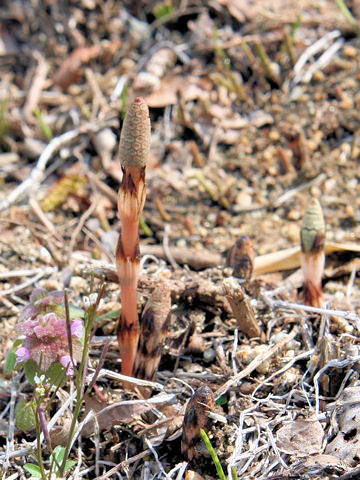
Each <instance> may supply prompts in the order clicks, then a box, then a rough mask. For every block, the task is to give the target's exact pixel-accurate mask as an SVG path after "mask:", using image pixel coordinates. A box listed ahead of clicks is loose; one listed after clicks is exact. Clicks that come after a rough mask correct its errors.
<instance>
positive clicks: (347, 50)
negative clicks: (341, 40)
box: [343, 45, 358, 58]
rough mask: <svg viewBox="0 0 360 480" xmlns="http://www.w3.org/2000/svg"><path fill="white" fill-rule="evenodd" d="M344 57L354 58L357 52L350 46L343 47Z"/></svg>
mask: <svg viewBox="0 0 360 480" xmlns="http://www.w3.org/2000/svg"><path fill="white" fill-rule="evenodd" d="M343 53H344V56H345V57H347V58H356V57H357V54H358V51H357V49H356V48H355V47H353V46H352V45H345V46H344V48H343Z"/></svg>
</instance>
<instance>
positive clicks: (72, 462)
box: [64, 460, 76, 472]
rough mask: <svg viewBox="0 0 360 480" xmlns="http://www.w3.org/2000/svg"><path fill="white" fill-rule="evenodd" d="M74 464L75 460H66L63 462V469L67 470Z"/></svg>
mask: <svg viewBox="0 0 360 480" xmlns="http://www.w3.org/2000/svg"><path fill="white" fill-rule="evenodd" d="M75 464H76V462H75V461H74V460H68V461H67V462H66V463H65V468H64V471H65V472H67V471H68V470H70V468H71V467H73V466H74V465H75Z"/></svg>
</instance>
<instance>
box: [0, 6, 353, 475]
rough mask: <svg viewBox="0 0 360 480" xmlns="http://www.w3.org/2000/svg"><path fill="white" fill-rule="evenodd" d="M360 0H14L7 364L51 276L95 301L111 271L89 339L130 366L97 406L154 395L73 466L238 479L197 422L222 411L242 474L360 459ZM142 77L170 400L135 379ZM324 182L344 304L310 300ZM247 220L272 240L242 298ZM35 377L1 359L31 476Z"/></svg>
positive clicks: (336, 468) (336, 290)
mask: <svg viewBox="0 0 360 480" xmlns="http://www.w3.org/2000/svg"><path fill="white" fill-rule="evenodd" d="M338 3H341V2H338ZM345 3H346V5H347V7H348V9H349V12H350V14H351V16H350V18H346V17H345V16H344V14H343V13H342V12H341V11H340V10H339V7H338V6H337V2H333V1H328V0H313V1H311V2H310V1H307V0H304V1H302V2H293V1H292V0H291V1H274V0H254V1H252V2H246V1H242V0H240V1H235V0H217V1H216V0H214V1H211V2H204V1H201V0H198V1H194V2H187V1H185V2H184V1H175V0H174V1H171V0H170V1H164V2H145V1H144V2H141V1H139V2H128V1H124V2H115V1H109V2H104V1H102V0H81V1H80V2H79V1H78V2H75V1H74V2H73V1H66V2H52V1H50V0H42V1H35V0H31V1H29V2H25V1H21V0H19V1H10V0H9V1H5V2H4V5H3V7H2V10H1V16H0V22H1V24H0V25H1V28H0V61H1V77H0V98H1V110H0V182H1V186H2V188H1V191H0V211H1V213H0V232H1V235H0V253H1V256H0V315H1V322H2V328H3V335H2V336H1V339H0V342H1V350H0V357H1V360H2V363H3V365H4V362H5V358H6V353H7V352H8V351H9V350H10V349H11V347H12V344H13V342H14V341H15V340H16V338H17V337H18V336H19V334H18V332H17V331H16V322H17V320H18V318H19V315H20V312H21V311H22V309H23V308H24V306H25V305H26V304H27V303H28V302H29V296H30V294H31V292H32V291H33V289H34V288H35V287H40V288H45V289H47V290H49V291H51V290H63V289H64V288H69V289H70V296H71V303H72V304H73V305H76V306H78V307H80V306H81V305H82V297H83V296H84V295H88V294H89V291H90V288H91V284H92V282H95V285H97V286H98V285H99V284H100V282H101V278H103V277H105V279H106V282H107V283H106V292H105V295H104V306H103V308H102V311H101V312H100V314H101V317H99V318H98V323H97V328H96V331H95V335H94V337H93V341H92V348H91V356H90V357H91V367H92V368H96V366H97V365H98V361H99V357H100V355H101V352H102V351H103V348H104V345H105V344H106V343H108V342H110V347H109V350H108V353H107V356H106V358H105V363H104V368H106V369H107V371H108V372H112V374H108V375H107V376H106V375H104V376H102V377H101V378H99V380H98V381H97V387H98V388H97V390H96V391H95V392H94V394H93V396H91V397H90V399H89V400H88V401H87V402H86V405H85V410H86V411H90V410H91V409H93V410H95V411H99V410H101V408H104V406H105V405H114V404H115V403H116V404H118V402H124V401H130V400H140V402H138V403H135V404H122V405H120V406H113V408H112V409H111V412H112V413H111V414H109V416H108V417H107V418H106V419H104V418H103V417H101V416H100V415H99V417H98V423H97V425H96V424H95V425H93V424H88V425H87V426H85V427H84V429H85V430H84V432H83V436H82V437H80V439H79V441H77V442H76V443H75V446H74V448H73V450H72V453H71V458H72V459H74V460H75V461H76V462H77V464H78V467H77V470H75V472H73V473H71V474H70V476H69V478H89V479H92V478H99V479H100V478H134V479H136V478H144V479H145V478H176V479H178V480H180V479H182V478H186V479H188V480H189V479H190V478H200V479H201V478H203V479H211V478H218V474H217V472H216V468H215V466H214V462H213V460H212V459H211V457H210V455H209V453H208V451H207V450H206V449H205V448H204V444H203V441H202V440H201V439H200V437H199V432H198V430H196V425H197V424H198V425H200V424H201V421H200V420H199V418H201V416H202V415H205V420H204V423H203V426H204V428H205V430H207V431H208V434H209V437H210V440H211V442H212V444H213V447H214V448H215V450H216V452H217V454H218V456H219V459H220V462H221V464H222V465H223V468H224V470H225V473H226V475H227V476H228V477H229V478H231V475H232V478H236V476H235V472H236V475H237V476H238V478H241V479H267V478H273V479H288V478H292V479H296V478H299V479H300V478H301V479H306V478H314V479H328V478H329V479H330V478H331V479H333V478H343V479H345V478H358V476H359V474H358V473H357V469H358V468H359V466H358V464H359V458H360V451H358V449H357V442H358V440H359V431H358V424H357V421H356V418H357V417H356V415H357V411H356V408H357V407H356V405H357V404H358V403H359V401H358V395H359V392H360V384H359V381H358V377H359V360H360V357H359V340H358V331H359V328H360V327H359V325H360V323H359V320H360V317H359V316H358V315H359V313H360V282H359V277H358V273H357V272H358V267H359V250H360V248H359V245H360V243H359V240H360V194H359V193H360V170H359V161H360V113H359V111H360V89H359V86H360V63H359V59H360V41H359V37H358V34H359V29H360V7H359V2H358V1H356V0H352V1H351V0H348V1H346V2H345ZM311 46H313V49H312V50H311V49H310V48H309V47H311ZM302 60H304V62H302ZM137 96H141V97H143V98H144V99H145V101H146V102H147V104H148V106H149V110H150V118H151V123H152V143H151V153H150V159H149V163H148V165H147V167H146V183H147V198H146V203H145V207H144V211H143V215H142V220H141V224H140V250H141V254H142V258H143V265H142V271H141V276H140V281H139V292H138V294H139V295H138V297H139V298H138V310H139V313H140V314H141V312H142V311H143V309H144V305H145V303H146V301H147V299H148V298H149V296H150V294H151V292H152V291H153V289H154V288H156V285H157V284H158V283H164V282H165V283H166V284H167V285H168V286H169V288H170V289H171V298H172V309H171V318H170V324H169V332H168V338H167V340H166V344H165V347H164V350H163V354H162V358H161V362H160V365H159V368H158V373H157V376H156V382H157V388H158V390H157V389H156V388H155V389H153V390H152V392H151V398H152V399H153V402H154V403H155V407H154V405H150V404H148V403H146V401H145V400H144V399H143V394H144V391H143V390H142V391H141V389H140V390H134V391H130V392H129V391H126V390H124V388H123V386H122V383H121V381H120V380H119V379H118V378H117V377H116V373H118V372H120V371H121V366H120V357H119V350H118V345H117V340H116V337H115V323H116V319H117V317H118V315H119V310H120V309H121V304H120V296H119V285H118V282H117V277H116V273H115V258H114V253H115V247H116V242H117V237H118V234H119V231H120V228H121V225H120V222H119V220H118V214H117V191H118V188H119V182H120V181H121V176H122V173H121V166H120V160H119V154H118V141H119V136H120V131H121V125H122V121H123V118H124V114H125V112H126V107H127V105H128V104H129V103H130V102H131V101H132V100H133V99H134V98H135V97H137ZM313 197H315V198H317V199H319V200H320V203H321V206H322V209H323V214H324V218H325V222H326V251H327V257H326V267H325V273H324V275H323V283H322V287H323V306H324V308H326V309H332V310H339V312H338V313H337V314H335V313H334V312H333V313H332V314H329V313H326V312H325V311H323V312H320V313H319V312H316V311H315V312H312V311H309V310H306V308H302V309H301V308H300V309H298V308H297V307H296V305H294V304H300V305H301V304H302V303H303V290H302V275H301V270H300V261H299V253H298V251H299V247H300V244H299V235H300V228H301V222H302V218H303V215H304V212H305V210H306V207H307V205H308V204H309V201H310V199H311V198H313ZM243 235H247V236H248V237H249V238H250V240H251V242H252V246H253V249H254V251H255V254H256V258H255V261H254V265H252V263H251V265H252V266H253V272H252V276H251V278H248V279H247V282H246V283H241V285H242V287H243V290H241V291H242V292H243V293H244V292H245V294H246V296H245V302H246V307H244V308H245V310H241V312H240V313H239V311H236V310H234V309H232V308H231V306H232V304H231V301H230V300H231V299H230V298H229V295H225V287H224V282H225V285H230V288H234V290H235V291H236V289H238V288H240V287H239V279H238V278H237V277H234V276H233V273H234V272H233V267H234V265H233V264H231V265H229V260H226V259H229V258H230V256H229V249H231V247H232V246H233V245H234V244H235V242H236V241H237V240H238V239H239V238H240V237H241V236H243ZM292 247H294V251H295V254H294V255H295V256H292V255H293V250H291V251H289V253H288V254H287V253H286V254H285V260H284V255H283V253H284V252H283V251H284V249H290V248H292ZM296 247H297V248H296ZM270 253H272V256H270V257H267V256H266V255H267V254H270ZM289 258H290V260H291V261H290V260H286V259H289ZM263 262H265V263H266V267H264V266H263V265H264V263H263ZM235 273H236V272H235ZM240 276H242V275H240ZM234 278H235V280H234ZM226 282H230V284H228V283H226ZM234 282H235V283H234ZM227 288H229V287H227ZM230 297H231V295H230ZM281 302H283V303H281ZM249 312H250V313H249ZM244 315H245V316H246V318H247V320H249V318H250V317H251V318H250V320H251V319H252V320H253V322H255V324H256V325H255V327H254V328H255V329H257V330H256V332H257V334H256V335H255V336H253V337H252V338H250V337H249V335H248V334H249V331H246V328H245V331H244V325H245V323H246V322H245V323H244V321H243V318H242V316H244ZM204 386H206V387H209V388H210V389H211V391H212V392H213V394H214V398H213V399H212V400H211V402H210V403H211V406H210V407H209V406H208V407H206V405H203V404H202V403H201V405H202V407H201V406H200V407H199V405H200V404H198V407H196V408H199V409H200V410H201V412H199V411H198V410H196V412H197V413H196V415H195V416H194V417H192V420H193V424H194V425H193V426H194V428H195V433H194V438H193V440H191V442H192V443H191V448H190V450H191V454H190V455H189V448H188V447H189V446H188V445H185V444H184V438H185V439H186V438H187V437H186V436H183V437H182V435H183V434H182V425H183V417H184V414H185V419H186V418H187V419H188V422H186V421H185V425H186V424H188V423H189V418H188V417H186V416H187V415H189V408H188V410H186V405H187V402H188V401H189V399H190V398H193V401H194V397H193V395H194V392H196V391H198V389H199V388H200V387H204ZM68 391H69V388H64V389H63V391H62V393H61V394H59V398H58V399H57V400H56V401H55V402H54V405H53V407H52V410H51V411H49V418H48V420H49V419H50V418H51V416H52V415H54V414H55V412H56V411H57V410H58V409H59V408H60V407H61V404H62V403H63V402H64V401H65V400H64V399H66V398H67V395H68V393H67V392H68ZM148 393H149V391H148ZM31 394H32V388H31V387H30V385H29V384H28V383H27V382H26V380H25V378H24V377H21V376H20V375H15V373H13V374H9V373H7V372H6V371H5V368H4V369H3V370H2V371H1V372H0V407H1V412H2V413H1V415H0V432H1V435H0V463H1V462H2V465H3V472H4V473H3V477H1V475H0V477H1V478H9V479H10V478H11V479H15V478H26V476H28V477H29V474H28V473H25V471H24V468H23V467H24V465H25V464H26V463H29V462H32V463H34V456H33V455H32V454H31V452H29V451H26V452H25V453H24V452H23V453H21V451H20V450H21V449H24V448H25V447H26V445H28V444H29V442H32V441H34V439H35V434H34V432H33V431H30V432H23V431H22V430H21V429H19V428H18V427H17V426H15V427H13V424H14V405H15V404H16V403H17V402H18V401H19V399H20V398H25V399H29V398H30V397H31ZM61 395H62V396H61ZM195 395H196V393H195ZM213 400H216V405H215V404H214V403H213ZM195 402H196V396H195ZM349 404H351V405H352V407H353V408H354V415H353V419H352V420H351V419H350V420H349V418H348V417H347V416H346V415H347V412H349V408H348V405H349ZM134 405H137V406H136V407H135V406H134ZM190 405H191V404H190ZM82 415H83V418H84V415H85V413H84V412H83V413H82ZM67 418H71V414H70V412H69V411H68V413H66V414H65V415H64V416H63V419H62V420H60V421H59V422H58V427H59V428H58V431H57V433H58V434H59V432H60V436H59V438H57V440H56V442H57V443H59V444H61V443H62V442H63V441H64V437H65V438H66V432H67V430H66V428H67V427H66V419H67ZM194 418H195V420H196V421H195V420H194ZM197 420H198V423H197ZM304 422H305V423H304ZM190 423H191V422H190ZM304 425H305V427H304ZM285 427H286V428H289V429H290V431H287V430H283V429H284V428H285ZM13 428H15V430H13ZM54 430H55V429H54ZM284 432H285V433H284ZM54 435H55V432H54ZM61 435H62V438H61ZM181 437H182V438H183V440H181ZM189 438H190V437H189ZM54 442H55V440H54ZM185 443H186V442H185ZM14 452H17V453H14ZM19 452H20V453H19ZM46 455H47V453H46V448H45V458H47V457H46ZM80 457H81V461H80V462H79V461H78V458H80ZM190 457H191V458H190ZM186 462H188V463H186ZM35 463H36V462H35ZM194 472H195V473H194ZM196 474H197V475H199V477H196ZM194 475H195V476H194ZM29 478H30V477H29Z"/></svg>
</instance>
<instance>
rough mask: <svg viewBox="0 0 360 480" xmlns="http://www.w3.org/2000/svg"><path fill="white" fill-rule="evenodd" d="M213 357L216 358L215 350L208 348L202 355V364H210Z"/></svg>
mask: <svg viewBox="0 0 360 480" xmlns="http://www.w3.org/2000/svg"><path fill="white" fill-rule="evenodd" d="M215 357H216V353H215V350H214V349H213V348H208V349H207V350H205V352H204V353H203V358H204V362H206V363H210V362H212V361H213V360H214V359H215Z"/></svg>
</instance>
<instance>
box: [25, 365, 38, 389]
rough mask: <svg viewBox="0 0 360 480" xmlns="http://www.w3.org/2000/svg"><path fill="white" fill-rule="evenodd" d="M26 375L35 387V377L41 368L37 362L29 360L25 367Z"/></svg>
mask: <svg viewBox="0 0 360 480" xmlns="http://www.w3.org/2000/svg"><path fill="white" fill-rule="evenodd" d="M24 368H25V375H26V378H27V380H28V382H29V383H30V384H31V385H35V381H34V377H35V375H36V374H37V373H38V370H39V367H38V364H37V363H36V362H35V360H32V359H30V360H27V361H26V362H25V365H24Z"/></svg>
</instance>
